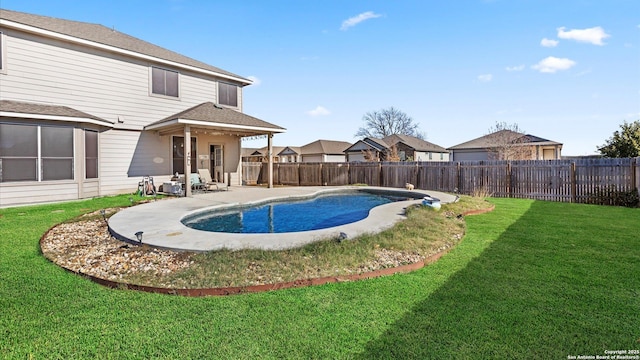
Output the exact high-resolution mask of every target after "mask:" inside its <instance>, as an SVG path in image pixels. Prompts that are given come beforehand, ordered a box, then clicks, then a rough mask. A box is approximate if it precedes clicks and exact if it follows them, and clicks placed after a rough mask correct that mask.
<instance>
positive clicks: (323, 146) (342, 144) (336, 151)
mask: <svg viewBox="0 0 640 360" xmlns="http://www.w3.org/2000/svg"><path fill="white" fill-rule="evenodd" d="M350 146H351V144H350V143H348V142H346V141H336V140H316V141H314V142H311V143H309V144H306V145H303V146H302V147H301V148H300V151H301V153H302V154H306V155H311V154H333V155H344V151H345V150H346V149H347V148H348V147H350Z"/></svg>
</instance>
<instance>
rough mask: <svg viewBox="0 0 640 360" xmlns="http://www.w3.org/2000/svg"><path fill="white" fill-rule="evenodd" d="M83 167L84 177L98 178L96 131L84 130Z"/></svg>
mask: <svg viewBox="0 0 640 360" xmlns="http://www.w3.org/2000/svg"><path fill="white" fill-rule="evenodd" d="M84 169H85V174H84V177H85V179H97V178H98V132H97V131H91V130H85V131H84Z"/></svg>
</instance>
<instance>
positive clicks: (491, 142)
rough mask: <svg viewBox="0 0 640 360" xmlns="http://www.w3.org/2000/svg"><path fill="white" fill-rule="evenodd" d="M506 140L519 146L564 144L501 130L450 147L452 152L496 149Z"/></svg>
mask: <svg viewBox="0 0 640 360" xmlns="http://www.w3.org/2000/svg"><path fill="white" fill-rule="evenodd" d="M523 137H524V138H525V140H526V141H522V142H520V141H519V139H522V138H523ZM505 140H507V141H510V142H513V143H516V142H518V144H519V145H524V144H531V143H535V144H536V145H562V143H559V142H556V141H551V140H547V139H543V138H541V137H538V136H534V135H526V134H522V133H519V132H515V131H511V130H500V131H496V132H493V133H491V134H488V135H484V136H481V137H479V138H475V139H473V140H469V141H467V142H463V143H461V144H458V145H455V146H452V147H450V148H449V149H451V150H462V149H487V148H491V147H495V145H496V143H497V142H504V141H505Z"/></svg>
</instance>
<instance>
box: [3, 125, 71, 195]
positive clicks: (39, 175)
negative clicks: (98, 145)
mask: <svg viewBox="0 0 640 360" xmlns="http://www.w3.org/2000/svg"><path fill="white" fill-rule="evenodd" d="M1 124H3V125H5V124H6V125H20V126H35V127H36V146H37V151H36V159H35V160H36V163H35V166H36V173H35V175H36V178H35V180H18V181H4V182H3V183H20V182H29V181H32V182H33V181H35V182H55V181H74V180H75V179H76V168H75V164H76V139H75V129H74V128H73V127H71V151H72V155H71V178H69V179H55V180H44V179H43V178H44V160H45V159H56V157H44V156H43V154H42V128H43V127H48V128H49V127H56V128H69V127H68V126H55V125H39V124H21V123H9V122H3V123H1ZM12 157H13V156H12ZM63 159H64V158H63Z"/></svg>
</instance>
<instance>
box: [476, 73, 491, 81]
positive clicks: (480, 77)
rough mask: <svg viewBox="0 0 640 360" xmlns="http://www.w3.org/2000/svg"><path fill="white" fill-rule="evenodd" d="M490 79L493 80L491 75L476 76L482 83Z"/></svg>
mask: <svg viewBox="0 0 640 360" xmlns="http://www.w3.org/2000/svg"><path fill="white" fill-rule="evenodd" d="M492 79H493V75H491V74H482V75H478V80H480V81H482V82H489V81H491V80H492Z"/></svg>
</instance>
